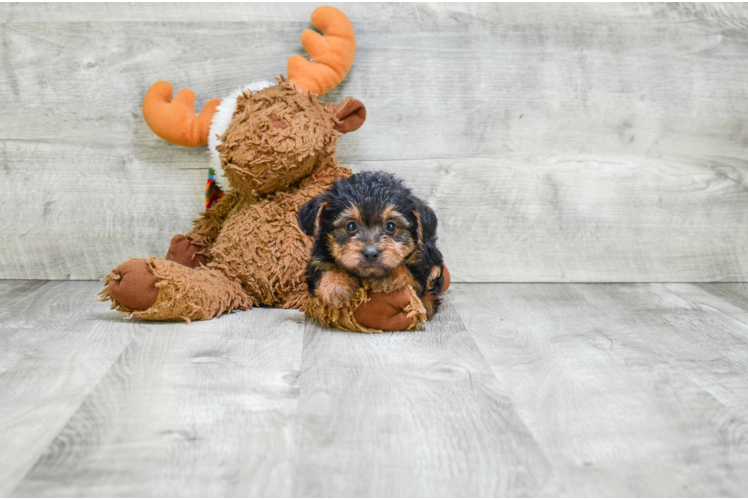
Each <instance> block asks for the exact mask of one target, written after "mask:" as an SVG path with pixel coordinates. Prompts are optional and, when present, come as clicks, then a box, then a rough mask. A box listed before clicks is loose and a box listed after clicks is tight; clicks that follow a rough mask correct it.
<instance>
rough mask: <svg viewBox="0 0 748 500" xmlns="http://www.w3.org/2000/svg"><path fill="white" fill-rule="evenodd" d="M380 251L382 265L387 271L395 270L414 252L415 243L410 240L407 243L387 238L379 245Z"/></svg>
mask: <svg viewBox="0 0 748 500" xmlns="http://www.w3.org/2000/svg"><path fill="white" fill-rule="evenodd" d="M378 247H379V251H380V252H382V257H381V258H382V265H383V266H384V267H386V268H387V269H394V268H396V267H397V266H399V265H401V264H402V263H403V261H404V260H405V257H407V256H408V254H409V253H410V252H412V251H413V248H414V245H413V241H412V240H410V239H408V240H406V242H401V241H397V240H395V239H392V238H390V237H389V236H385V237H383V238H382V239H381V242H380V244H379V245H378Z"/></svg>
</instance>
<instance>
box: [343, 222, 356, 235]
mask: <svg viewBox="0 0 748 500" xmlns="http://www.w3.org/2000/svg"><path fill="white" fill-rule="evenodd" d="M357 228H358V226H357V225H356V223H355V222H349V223H348V224H346V226H345V230H346V231H348V232H349V233H355V232H356V229H357Z"/></svg>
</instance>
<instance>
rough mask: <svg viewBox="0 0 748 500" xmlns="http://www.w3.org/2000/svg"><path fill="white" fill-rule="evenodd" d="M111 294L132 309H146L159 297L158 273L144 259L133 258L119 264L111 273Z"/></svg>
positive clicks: (121, 303)
mask: <svg viewBox="0 0 748 500" xmlns="http://www.w3.org/2000/svg"><path fill="white" fill-rule="evenodd" d="M110 276H111V281H109V283H108V286H109V296H110V297H111V298H112V299H114V301H115V302H116V303H117V304H119V305H120V306H122V307H124V308H126V309H130V310H132V311H145V310H146V309H148V308H149V307H151V306H152V305H153V304H154V303H155V302H156V299H157V298H158V288H156V281H157V278H156V275H155V274H153V273H152V272H151V270H150V269H149V268H148V263H147V262H146V261H145V260H143V259H132V260H128V261H127V262H123V263H122V264H120V265H119V266H117V267H116V268H115V269H114V270H113V271H112V272H111V273H110Z"/></svg>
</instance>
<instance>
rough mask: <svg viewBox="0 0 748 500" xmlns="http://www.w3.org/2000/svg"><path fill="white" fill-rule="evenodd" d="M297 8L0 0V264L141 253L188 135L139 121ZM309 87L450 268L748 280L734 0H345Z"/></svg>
mask: <svg viewBox="0 0 748 500" xmlns="http://www.w3.org/2000/svg"><path fill="white" fill-rule="evenodd" d="M315 6H316V5H315V4H272V5H270V4H246V5H242V4H230V5H222V4H205V5H203V4H187V5H177V4H167V5H152V4H112V5H108V4H95V5H75V4H55V5H43V4H22V5H9V4H3V5H0V40H2V44H1V45H0V60H1V61H2V64H1V65H0V278H34V279H95V278H100V277H101V276H103V275H104V274H105V273H106V272H107V271H108V270H109V269H110V268H111V267H112V266H114V265H115V264H117V263H118V262H120V261H122V260H124V259H125V258H126V257H128V256H132V257H142V256H149V255H163V254H164V253H165V251H166V249H167V247H168V242H169V240H170V238H171V237H172V236H173V235H174V234H176V233H179V232H185V231H186V230H188V229H189V226H190V221H191V220H192V219H193V218H194V216H195V214H196V213H197V212H198V211H199V210H200V209H201V205H202V190H203V186H204V182H205V177H206V168H207V164H208V157H207V152H206V150H205V149H185V148H180V147H176V146H172V145H169V144H166V143H164V142H162V141H161V140H160V139H158V138H157V137H155V136H154V135H153V134H152V133H151V132H150V130H149V129H148V127H147V126H146V124H145V123H144V122H143V119H142V115H141V110H140V105H141V100H142V97H143V94H144V93H145V91H146V90H147V89H148V87H149V85H150V84H151V83H153V82H154V81H156V80H159V79H166V80H169V81H171V82H172V83H173V84H174V86H175V88H177V89H178V88H182V87H189V88H192V89H194V90H195V91H196V93H197V95H198V106H200V107H201V106H202V104H203V103H204V102H205V101H206V100H207V99H209V98H213V97H222V96H224V95H225V94H227V93H228V92H230V91H231V90H233V89H234V88H236V87H238V86H241V85H243V84H245V83H249V82H251V81H254V80H258V79H263V78H269V77H272V76H273V75H278V74H280V73H282V72H284V71H285V61H286V59H287V58H288V57H289V56H290V55H291V54H294V53H298V54H303V53H304V52H303V49H302V48H301V46H300V43H299V41H298V38H299V35H300V33H301V31H302V30H303V29H305V28H307V27H309V15H310V13H311V11H312V10H313V9H314V7H315ZM338 7H340V8H341V9H342V10H343V11H344V12H346V13H347V15H348V16H349V18H350V19H351V21H352V22H353V24H354V27H355V29H356V32H357V36H358V53H357V58H356V62H355V64H354V67H353V70H352V71H351V73H350V75H349V76H348V78H347V79H346V81H345V82H344V83H343V84H342V85H341V86H340V87H339V88H338V89H336V90H335V91H333V92H332V93H331V94H329V98H330V99H334V100H339V99H340V98H342V97H344V96H346V95H353V96H355V97H357V98H358V99H360V100H362V101H363V102H364V103H366V105H367V108H368V110H369V115H368V117H369V118H368V121H367V123H366V125H365V126H364V128H362V129H361V130H360V131H358V132H357V133H355V134H351V135H350V136H348V137H345V138H343V139H342V140H341V141H340V143H339V158H340V160H341V161H342V162H344V163H345V164H348V165H351V166H352V168H353V169H354V170H362V169H384V170H388V171H392V172H396V173H398V174H400V175H401V176H402V177H403V178H404V179H405V180H406V181H407V182H408V183H409V184H410V185H412V187H413V188H414V190H415V191H416V192H417V193H418V194H420V195H422V196H423V197H425V198H427V199H428V200H429V201H430V203H431V204H432V206H433V207H434V209H435V210H436V211H437V213H438V215H439V217H440V220H441V229H440V234H441V247H442V250H443V252H444V253H445V255H446V257H447V261H448V263H449V265H450V267H451V269H452V273H453V276H454V278H455V280H457V281H590V282H591V281H741V280H746V279H747V278H748V252H746V248H747V247H748V245H747V243H748V230H747V226H746V222H748V189H747V188H748V7H746V6H745V5H738V4H729V5H725V4H721V5H720V4H705V5H698V4H696V5H692V4H690V5H675V4H655V5H649V4H645V5H642V4H578V5H574V4H570V5H560V4H559V5H554V4H535V5H522V4H494V5H472V4H439V5H428V4H387V5H377V4H346V5H338Z"/></svg>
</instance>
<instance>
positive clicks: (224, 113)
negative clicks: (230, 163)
mask: <svg viewBox="0 0 748 500" xmlns="http://www.w3.org/2000/svg"><path fill="white" fill-rule="evenodd" d="M271 85H273V84H272V83H270V82H268V81H266V80H262V81H259V82H254V83H250V84H249V85H247V86H246V87H243V88H240V89H237V90H235V91H233V92H232V93H231V94H229V95H228V97H225V98H224V99H223V100H222V101H221V104H219V105H218V107H217V108H216V112H215V114H214V115H213V120H211V122H210V130H209V132H208V148H209V150H210V166H211V167H213V169H214V170H215V171H216V184H217V185H218V187H219V188H221V189H222V190H223V191H226V190H227V189H228V188H229V182H228V179H226V176H225V175H224V173H223V167H221V156H220V155H219V154H218V150H217V149H216V147H218V145H220V144H221V140H220V139H219V137H221V136H222V135H223V134H224V132H226V129H227V128H229V125H230V124H231V119H232V118H233V117H234V111H236V99H237V98H238V97H239V95H240V94H241V93H243V92H245V91H247V90H251V91H253V92H256V91H258V90H262V89H264V88H267V87H270V86H271Z"/></svg>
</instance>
